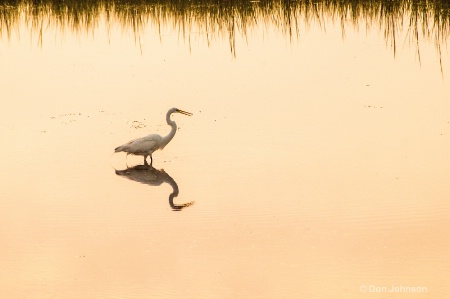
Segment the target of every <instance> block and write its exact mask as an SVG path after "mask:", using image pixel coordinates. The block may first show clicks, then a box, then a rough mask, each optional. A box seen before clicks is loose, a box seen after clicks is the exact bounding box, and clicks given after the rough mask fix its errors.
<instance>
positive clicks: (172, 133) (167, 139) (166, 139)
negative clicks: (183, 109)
mask: <svg viewBox="0 0 450 299" xmlns="http://www.w3.org/2000/svg"><path fill="white" fill-rule="evenodd" d="M171 114H172V113H170V112H168V113H167V115H166V121H167V124H168V125H169V126H171V127H172V129H171V130H170V133H169V134H168V135H167V136H164V137H163V138H162V140H161V149H163V148H164V147H165V146H166V145H167V144H168V143H169V142H170V140H172V138H173V136H175V133H176V132H177V124H176V123H175V122H174V121H173V120H171V119H170V115H171Z"/></svg>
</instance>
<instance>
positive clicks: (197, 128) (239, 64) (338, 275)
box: [0, 12, 450, 299]
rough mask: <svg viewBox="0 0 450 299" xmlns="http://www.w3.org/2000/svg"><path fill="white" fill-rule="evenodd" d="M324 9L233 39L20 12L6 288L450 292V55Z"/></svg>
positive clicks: (11, 52)
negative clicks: (143, 151)
mask: <svg viewBox="0 0 450 299" xmlns="http://www.w3.org/2000/svg"><path fill="white" fill-rule="evenodd" d="M320 16H321V20H322V21H323V22H322V23H320V24H319V23H318V22H314V21H313V22H310V23H308V26H303V25H304V23H302V19H301V18H300V19H299V22H300V23H299V24H300V27H299V28H300V29H299V32H298V33H299V34H298V36H297V35H294V38H292V37H293V36H289V34H286V32H285V33H283V30H281V32H280V31H279V28H278V27H276V25H274V24H268V23H267V24H266V25H265V26H263V25H261V24H260V23H256V24H253V25H252V26H250V27H249V28H247V29H248V31H247V33H246V34H245V35H242V34H240V31H238V32H237V33H236V35H235V36H234V40H233V43H232V45H233V47H231V51H230V39H229V37H228V36H227V35H226V34H223V35H222V34H220V32H219V31H217V34H216V35H214V38H212V39H211V40H210V43H209V45H208V42H207V40H208V39H207V38H206V37H205V34H206V32H204V31H199V32H195V31H194V29H192V28H193V27H190V28H191V30H192V31H191V32H190V34H191V37H192V36H194V35H195V34H198V38H197V39H195V38H191V39H186V36H185V37H183V36H180V32H179V30H178V29H177V28H176V27H175V28H173V27H171V26H166V27H164V26H163V27H162V31H158V30H156V28H155V27H154V25H152V23H151V22H148V23H146V24H144V25H145V26H143V27H142V28H141V29H139V32H138V33H139V34H137V35H136V31H134V32H130V31H128V30H124V29H123V28H124V27H123V26H122V25H123V24H121V23H120V22H119V20H115V19H111V20H110V23H108V22H106V21H105V19H104V17H105V16H104V14H100V15H99V16H98V19H97V20H96V23H95V24H96V25H95V26H93V27H89V30H87V31H86V32H84V31H83V30H72V29H70V28H69V29H68V28H66V29H65V30H64V31H62V30H61V25H60V23H58V22H53V23H52V22H51V23H49V25H47V26H44V28H45V29H44V30H43V31H42V36H41V37H39V34H38V35H36V31H34V30H35V29H33V28H32V27H30V26H29V24H28V25H27V23H26V21H24V20H22V21H21V18H19V19H18V20H17V23H15V24H16V26H17V27H14V28H13V30H11V34H10V35H9V36H8V35H7V34H4V35H3V36H2V37H1V39H0V65H1V70H0V82H1V83H0V84H1V89H0V101H1V105H2V106H1V108H2V117H1V118H0V130H1V132H2V133H1V140H2V141H1V146H2V157H3V158H2V166H3V169H2V171H1V174H0V180H1V182H2V183H1V186H2V188H1V190H0V198H1V200H0V242H1V243H0V248H1V250H0V252H1V254H0V261H1V265H2V267H1V268H2V270H1V271H0V290H1V297H2V298H3V297H4V298H177V297H179V298H433V299H435V298H448V296H449V295H450V289H449V284H448V278H449V276H450V271H449V266H450V257H449V249H450V237H449V236H450V234H449V227H450V220H449V219H450V217H449V216H450V203H449V200H448V199H449V197H450V187H449V184H448V180H449V178H450V159H449V153H450V88H449V81H448V77H449V71H450V64H449V51H448V47H446V46H445V43H443V44H442V46H441V48H440V49H441V52H440V53H438V52H437V50H436V43H435V41H433V39H431V38H430V39H428V38H426V37H421V38H420V47H419V49H420V61H419V56H418V52H417V49H418V48H417V47H416V46H415V44H414V43H412V44H411V43H409V42H403V41H404V40H405V36H406V35H407V33H406V31H401V30H400V31H399V33H398V35H399V37H398V40H400V41H401V42H397V47H396V49H395V51H396V52H395V56H394V53H393V47H392V45H391V44H390V43H391V42H392V40H391V39H387V40H388V44H386V38H385V37H384V35H383V30H382V29H378V28H376V27H374V28H370V29H369V30H367V31H366V30H365V28H364V25H363V24H361V27H360V28H359V29H358V30H356V29H355V28H354V27H353V26H354V24H353V23H352V22H350V21H349V23H348V24H347V27H346V30H345V36H343V32H342V28H341V26H340V25H339V24H338V23H336V22H334V21H333V19H332V18H331V17H330V16H329V15H328V14H327V13H326V12H322V14H321V15H320ZM50 19H51V18H50ZM178 21H179V20H178ZM58 24H59V25H58ZM105 24H109V25H108V26H107V25H105ZM167 24H171V22H170V19H169V21H168V22H167ZM260 25H261V26H260ZM125 27H126V26H125ZM194 27H195V26H194ZM197 27H198V28H203V27H202V26H201V25H198V24H197ZM383 28H384V27H383ZM136 36H138V37H139V41H138V42H137V41H136ZM173 106H176V107H178V108H180V109H183V110H186V111H189V112H192V113H193V114H194V115H193V116H192V117H187V116H184V115H180V114H178V115H174V116H173V117H172V119H173V120H175V121H176V122H177V124H178V126H179V130H178V132H177V134H176V136H175V138H174V139H173V140H172V142H171V143H170V144H169V145H168V146H167V147H166V148H165V149H164V151H159V152H155V154H154V156H153V157H154V163H153V166H154V169H143V168H142V167H140V168H139V167H138V169H137V170H136V169H134V172H133V169H129V170H128V172H126V171H125V172H120V171H123V170H126V168H127V165H128V167H133V166H136V165H139V164H142V162H143V161H142V157H132V156H128V157H126V156H125V154H123V153H122V154H114V155H113V154H112V152H113V149H114V148H115V147H116V146H118V145H120V144H123V143H124V142H126V141H128V140H130V139H132V138H136V137H140V136H144V135H146V134H149V133H160V134H166V133H168V131H169V127H168V126H167V125H166V124H165V113H166V111H167V110H168V109H169V108H171V107H173ZM117 172H119V173H117ZM118 174H122V175H118ZM123 174H128V175H123ZM176 189H177V190H178V196H176V197H174V198H173V205H172V206H178V207H179V206H180V205H183V204H186V203H190V204H188V206H186V207H184V208H182V209H180V208H175V209H173V208H172V206H171V204H170V202H169V196H170V194H172V193H173V192H174V191H175V190H176ZM412 288H415V289H412ZM419 288H420V289H419Z"/></svg>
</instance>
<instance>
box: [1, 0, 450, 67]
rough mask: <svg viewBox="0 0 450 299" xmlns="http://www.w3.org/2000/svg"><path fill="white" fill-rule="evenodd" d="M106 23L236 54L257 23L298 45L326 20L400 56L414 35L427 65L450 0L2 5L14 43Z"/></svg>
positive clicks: (442, 41) (442, 34) (4, 26)
mask: <svg viewBox="0 0 450 299" xmlns="http://www.w3.org/2000/svg"><path fill="white" fill-rule="evenodd" d="M103 20H104V22H106V27H107V28H110V26H111V24H113V23H118V24H120V26H121V27H122V30H124V31H127V30H129V31H131V32H132V34H134V37H135V41H136V43H137V44H140V37H141V35H142V34H143V32H144V30H145V29H146V28H148V27H151V28H153V29H154V30H157V31H158V32H159V33H160V34H161V32H162V29H164V28H168V29H172V30H175V31H177V32H178V33H179V35H180V36H182V37H183V39H184V40H185V41H186V42H187V43H188V44H189V45H190V41H191V39H195V38H202V39H204V41H205V42H206V43H207V44H208V45H210V44H211V43H212V42H213V41H214V40H215V39H217V38H227V39H228V40H229V45H230V50H231V53H232V55H234V56H235V55H236V34H240V35H241V36H243V37H244V38H247V34H248V33H249V32H250V31H251V29H252V28H254V27H257V26H259V27H262V28H266V26H272V27H274V28H276V29H277V30H279V31H281V32H282V33H283V34H284V35H285V36H286V37H287V38H288V39H290V40H293V39H296V38H298V36H299V33H300V30H301V29H302V28H306V29H307V28H308V27H309V26H310V25H312V24H319V25H320V26H324V24H325V23H326V22H325V21H326V20H331V21H332V22H333V23H335V24H340V26H341V28H342V34H343V35H344V36H345V30H346V26H355V27H360V26H361V27H365V28H367V29H371V28H377V29H379V30H381V31H382V32H383V33H384V36H385V39H386V43H387V44H388V45H391V46H392V49H393V51H394V55H395V53H396V50H397V44H398V39H399V36H400V35H401V33H402V32H407V40H408V41H409V42H410V45H412V46H415V47H416V49H417V51H418V55H419V60H420V48H419V42H420V41H421V40H422V39H426V40H431V41H432V42H434V44H435V46H436V49H437V50H438V53H439V56H441V55H440V51H441V49H442V48H443V46H444V45H446V44H447V40H448V37H449V35H450V30H449V28H450V9H449V4H448V2H447V1H423V0H410V1H390V0H389V1H380V0H379V1H337V0H316V1H290V0H284V1H280V0H261V1H244V0H233V1H223V0H191V1H187V0H166V1H161V0H130V1H123V0H122V1H121V0H116V1H95V0H90V1H88V0H81V1H80V0H67V1H58V0H41V1H28V0H22V1H11V0H10V1H2V2H1V3H0V38H5V36H6V37H7V38H11V35H12V34H13V33H14V32H15V31H16V30H17V28H18V26H19V23H21V22H25V24H26V27H27V28H28V30H30V31H31V32H32V34H33V35H35V36H37V39H38V43H39V44H40V45H42V43H43V40H42V32H43V30H45V29H46V28H48V27H49V26H56V27H57V28H58V29H59V31H60V32H62V33H64V32H65V31H67V30H69V31H71V32H75V33H77V34H82V33H88V32H91V31H93V30H94V29H96V28H97V27H98V26H99V23H100V22H101V21H102V22H103ZM402 42H403V41H402Z"/></svg>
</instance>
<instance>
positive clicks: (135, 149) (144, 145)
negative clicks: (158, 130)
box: [114, 108, 192, 165]
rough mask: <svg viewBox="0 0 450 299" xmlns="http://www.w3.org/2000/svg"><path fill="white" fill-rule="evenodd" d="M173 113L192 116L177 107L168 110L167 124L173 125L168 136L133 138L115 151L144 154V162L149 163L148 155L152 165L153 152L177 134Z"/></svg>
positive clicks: (155, 135)
mask: <svg viewBox="0 0 450 299" xmlns="http://www.w3.org/2000/svg"><path fill="white" fill-rule="evenodd" d="M172 113H181V114H184V115H188V116H191V115H192V113H190V112H186V111H183V110H180V109H177V108H172V109H169V111H167V115H166V120H167V124H168V125H169V126H171V127H172V129H171V130H170V133H169V134H168V135H167V136H164V137H162V136H161V135H158V134H150V135H147V136H145V137H142V138H138V139H134V140H131V141H130V142H128V143H125V144H123V145H121V146H118V147H117V148H116V149H115V150H114V151H115V152H116V153H117V152H126V153H127V154H132V155H137V156H144V162H145V164H147V157H148V156H150V165H151V164H152V162H153V158H152V154H153V152H154V151H156V150H162V149H163V148H164V147H165V146H166V145H167V144H168V143H169V142H170V141H171V140H172V138H173V137H174V136H175V133H176V132H177V124H176V123H175V122H174V121H173V120H171V119H170V116H171V115H172Z"/></svg>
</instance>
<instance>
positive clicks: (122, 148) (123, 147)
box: [114, 145, 127, 153]
mask: <svg viewBox="0 0 450 299" xmlns="http://www.w3.org/2000/svg"><path fill="white" fill-rule="evenodd" d="M126 148H127V147H126V145H121V146H118V147H116V148H115V149H114V152H116V153H118V152H123V151H124V150H125V149H126Z"/></svg>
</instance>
